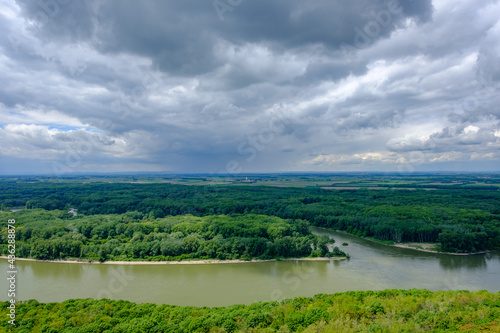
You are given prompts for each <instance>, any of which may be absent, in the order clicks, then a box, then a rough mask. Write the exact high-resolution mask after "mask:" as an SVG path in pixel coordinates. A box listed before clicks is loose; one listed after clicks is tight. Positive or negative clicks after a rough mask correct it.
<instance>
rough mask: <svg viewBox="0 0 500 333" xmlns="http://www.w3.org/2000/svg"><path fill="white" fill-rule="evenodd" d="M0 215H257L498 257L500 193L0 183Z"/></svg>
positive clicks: (499, 243) (467, 190)
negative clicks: (21, 209) (17, 210)
mask: <svg viewBox="0 0 500 333" xmlns="http://www.w3.org/2000/svg"><path fill="white" fill-rule="evenodd" d="M0 203H1V204H2V205H3V207H4V208H5V207H15V206H25V207H27V208H43V209H47V210H54V209H67V208H68V207H73V208H77V209H78V213H81V214H85V215H95V214H123V213H125V212H131V211H138V212H141V213H143V214H146V215H148V216H151V217H155V218H163V217H165V216H168V215H183V214H193V215H195V216H206V215H218V214H249V213H252V214H264V215H270V216H278V217H280V218H283V219H302V220H307V221H309V222H310V223H311V224H312V225H315V226H321V227H327V228H333V229H338V230H345V231H347V232H350V233H353V234H356V235H360V236H368V237H370V236H373V237H375V238H377V239H380V240H393V241H395V242H440V243H441V249H442V251H446V252H462V253H464V252H465V253H467V252H478V251H484V250H498V249H500V191H499V190H498V189H496V188H494V189H485V188H481V189H480V190H479V189H474V188H470V189H469V188H456V189H442V190H438V191H425V190H416V191H391V190H387V191H380V190H379V191H371V190H338V191H332V190H322V189H319V188H277V187H266V186H185V185H173V184H125V183H109V184H107V183H106V184H104V183H92V184H71V183H62V184H56V183H38V184H26V183H16V182H13V181H1V182H0Z"/></svg>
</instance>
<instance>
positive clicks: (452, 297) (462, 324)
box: [0, 290, 500, 333]
mask: <svg viewBox="0 0 500 333" xmlns="http://www.w3.org/2000/svg"><path fill="white" fill-rule="evenodd" d="M8 305H9V303H8V302H3V303H2V304H1V306H0V316H1V317H2V318H4V319H3V320H2V321H1V322H0V327H2V328H3V330H4V331H6V332H19V333H21V332H22V333H28V332H30V333H31V332H116V333H118V332H127V333H128V332H141V333H144V332H175V333H183V332H186V333H187V332H282V333H284V332H398V333H401V332H444V331H446V332H500V293H499V292H496V293H490V292H486V291H476V292H470V291H438V292H431V291H427V290H384V291H377V292H373V291H357V292H345V293H338V294H333V295H316V296H315V297H313V298H305V297H300V298H295V299H290V300H284V301H282V302H280V303H278V302H260V303H255V304H252V305H234V306H229V307H221V308H196V307H180V306H170V305H155V304H135V303H131V302H127V301H112V300H107V299H102V300H93V299H84V300H67V301H64V302H61V303H39V302H37V301H35V300H30V301H25V302H18V303H17V304H16V318H15V320H16V327H15V328H14V327H13V326H12V325H10V324H9V323H8V322H7V320H6V319H5V318H7V313H8V311H9V310H8V309H7V306H8Z"/></svg>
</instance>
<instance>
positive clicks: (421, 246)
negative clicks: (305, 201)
mask: <svg viewBox="0 0 500 333" xmlns="http://www.w3.org/2000/svg"><path fill="white" fill-rule="evenodd" d="M315 228H318V229H323V230H329V231H335V232H338V233H342V234H346V235H350V236H353V237H357V238H361V239H365V240H367V241H372V242H374V243H377V244H382V245H386V246H393V247H399V248H402V249H409V250H415V251H420V252H427V253H436V254H449V255H453V256H472V255H478V254H486V253H491V252H495V251H481V252H471V253H456V252H441V251H438V250H436V249H435V247H436V246H439V244H438V243H392V244H391V243H389V242H388V241H382V240H379V239H376V238H374V237H362V236H358V235H353V234H350V233H348V232H346V231H342V230H333V229H328V228H322V227H315Z"/></svg>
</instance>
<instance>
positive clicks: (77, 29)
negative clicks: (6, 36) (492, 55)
mask: <svg viewBox="0 0 500 333" xmlns="http://www.w3.org/2000/svg"><path fill="white" fill-rule="evenodd" d="M18 3H20V4H22V8H23V11H24V15H25V17H27V18H31V19H32V20H34V21H35V27H33V29H35V30H36V33H37V35H38V36H40V37H41V38H42V39H43V40H45V41H58V42H73V43H75V42H88V43H92V44H93V45H94V46H95V47H96V48H97V49H98V50H100V51H101V52H105V53H120V52H128V53H132V54H137V55H141V56H145V57H149V58H150V59H152V60H153V61H154V63H155V64H156V65H158V66H159V68H160V69H161V70H163V71H165V72H169V73H174V74H181V75H196V74H202V73H206V72H209V71H211V70H213V69H214V68H216V67H218V66H221V65H223V64H224V62H225V59H221V58H220V57H218V56H217V54H216V52H214V51H215V50H214V48H215V46H216V43H217V41H218V40H225V41H228V42H230V43H233V44H234V45H240V46H241V45H245V44H247V43H256V44H263V45H266V46H267V47H269V48H270V49H272V50H273V52H276V53H277V54H280V53H282V52H284V51H285V50H289V49H299V50H300V49H301V48H304V47H307V46H311V45H321V46H324V47H326V49H328V50H338V49H339V48H340V46H341V44H343V43H348V44H353V41H355V38H356V37H357V36H358V35H359V34H360V32H358V31H359V30H357V29H361V30H362V29H364V28H365V26H366V25H367V24H368V23H369V22H371V21H372V22H373V20H374V19H375V18H376V17H377V16H378V15H379V14H380V13H381V12H384V13H388V15H389V17H388V20H389V21H388V22H389V23H388V24H386V26H385V27H383V29H381V31H380V32H376V36H372V37H370V42H374V41H375V40H377V39H379V38H385V37H387V36H388V35H389V34H390V33H391V31H392V30H394V29H395V28H396V27H397V25H398V22H400V21H402V20H404V19H406V18H407V17H416V18H418V19H419V20H421V21H426V20H429V19H430V18H431V13H432V5H431V2H430V0H422V1H418V4H416V3H417V2H415V1H412V0H401V1H397V0H390V1H386V0H377V1H369V0H363V1H355V2H345V1H340V0H337V1H326V0H324V1H313V2H308V3H304V2H303V1H299V0H294V1H285V0H280V1H264V0H260V1H244V2H243V3H242V4H241V5H239V6H238V7H236V8H235V9H233V10H232V11H231V12H227V13H225V15H224V17H225V19H224V21H221V20H219V17H218V15H216V14H217V13H216V10H215V8H214V5H213V2H212V1H202V2H194V1H159V0H158V1H151V0H149V1H133V0H122V1H117V0H115V1H94V2H81V1H64V2H61V3H62V4H59V3H58V2H56V1H55V0H54V1H38V2H33V1H27V0H23V1H20V0H18ZM382 17H383V16H382ZM366 29H369V26H368V27H366ZM361 34H363V35H365V33H363V32H361Z"/></svg>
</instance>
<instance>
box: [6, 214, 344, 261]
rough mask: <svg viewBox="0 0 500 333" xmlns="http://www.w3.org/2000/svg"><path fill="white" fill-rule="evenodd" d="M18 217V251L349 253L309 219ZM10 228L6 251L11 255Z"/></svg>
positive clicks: (73, 254)
mask: <svg viewBox="0 0 500 333" xmlns="http://www.w3.org/2000/svg"><path fill="white" fill-rule="evenodd" d="M0 219H3V220H7V219H15V220H16V224H15V226H16V230H15V231H16V232H15V238H16V249H15V250H16V251H15V253H16V255H17V256H18V257H24V258H35V259H66V258H86V259H92V260H100V261H105V260H134V259H139V260H182V259H220V260H226V259H244V260H250V259H252V258H260V259H271V258H279V257H307V256H313V257H318V256H320V257H322V256H334V255H342V256H343V255H345V253H343V252H342V251H340V250H339V249H338V248H335V249H334V251H333V252H329V250H328V247H327V244H328V243H333V242H334V240H332V239H328V238H326V237H318V236H314V235H312V234H311V233H310V231H309V229H308V225H307V222H305V221H303V220H283V219H281V218H279V217H275V216H264V215H255V214H247V215H235V216H233V217H231V216H226V215H216V216H204V217H196V216H192V215H179V216H175V217H172V216H170V217H164V218H154V217H146V216H145V215H144V214H142V213H140V212H129V213H125V214H117V215H92V216H82V215H79V216H76V217H73V215H71V214H68V213H67V212H64V211H59V210H54V211H45V210H41V209H34V210H23V211H18V212H16V213H7V212H0ZM8 235H9V234H8V230H7V228H6V227H4V228H2V233H1V234H0V253H1V254H4V255H6V254H8V250H9V248H8V240H9V238H8Z"/></svg>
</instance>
